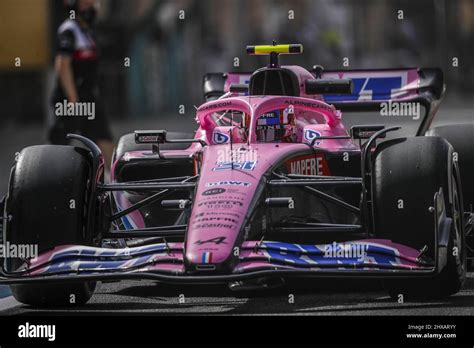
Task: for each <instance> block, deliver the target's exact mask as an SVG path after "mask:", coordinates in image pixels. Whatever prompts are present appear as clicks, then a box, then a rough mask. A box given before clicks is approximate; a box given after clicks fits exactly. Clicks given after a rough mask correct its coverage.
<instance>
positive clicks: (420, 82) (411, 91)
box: [204, 68, 445, 135]
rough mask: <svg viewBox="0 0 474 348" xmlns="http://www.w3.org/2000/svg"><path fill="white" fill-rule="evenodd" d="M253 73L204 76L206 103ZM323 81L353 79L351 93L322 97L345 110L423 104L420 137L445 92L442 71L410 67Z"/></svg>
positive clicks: (336, 74) (331, 74) (326, 75)
mask: <svg viewBox="0 0 474 348" xmlns="http://www.w3.org/2000/svg"><path fill="white" fill-rule="evenodd" d="M250 77H251V73H212V74H207V75H206V76H205V77H204V96H205V98H206V100H213V99H216V98H218V97H220V96H222V95H223V94H225V93H227V92H229V90H230V86H231V85H235V84H239V85H242V84H247V85H248V84H249V83H250ZM321 78H323V79H352V81H353V85H354V89H353V93H352V94H344V95H323V96H322V97H323V100H324V101H325V102H326V103H329V104H333V105H334V106H335V107H336V108H338V109H339V110H342V111H376V110H380V107H381V103H386V102H390V101H391V102H410V103H420V104H421V105H422V106H423V107H424V108H425V115H424V117H423V119H422V121H421V124H420V126H419V128H418V131H417V135H423V134H424V133H425V132H426V131H427V130H428V129H429V127H430V125H431V123H432V121H433V118H434V116H435V114H436V112H437V110H438V108H439V103H440V102H441V100H442V98H443V96H444V92H445V85H444V78H443V72H442V71H441V69H437V68H419V69H418V68H407V69H378V70H325V71H324V72H323V73H322V75H321Z"/></svg>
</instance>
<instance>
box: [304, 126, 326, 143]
mask: <svg viewBox="0 0 474 348" xmlns="http://www.w3.org/2000/svg"><path fill="white" fill-rule="evenodd" d="M320 137H321V133H319V132H317V131H315V130H312V129H307V130H306V131H305V133H304V138H305V140H307V141H308V142H309V143H311V142H312V141H313V140H314V139H315V138H320ZM321 143H322V141H321V140H320V141H316V142H315V143H314V145H318V146H319V145H321Z"/></svg>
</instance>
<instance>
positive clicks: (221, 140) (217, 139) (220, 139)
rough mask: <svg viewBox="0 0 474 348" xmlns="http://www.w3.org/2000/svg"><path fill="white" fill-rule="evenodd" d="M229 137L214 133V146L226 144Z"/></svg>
mask: <svg viewBox="0 0 474 348" xmlns="http://www.w3.org/2000/svg"><path fill="white" fill-rule="evenodd" d="M229 140H230V136H229V135H227V134H224V133H221V132H214V134H213V137H212V141H213V143H214V144H227V143H228V142H229Z"/></svg>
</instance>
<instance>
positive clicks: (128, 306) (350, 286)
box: [0, 100, 474, 316]
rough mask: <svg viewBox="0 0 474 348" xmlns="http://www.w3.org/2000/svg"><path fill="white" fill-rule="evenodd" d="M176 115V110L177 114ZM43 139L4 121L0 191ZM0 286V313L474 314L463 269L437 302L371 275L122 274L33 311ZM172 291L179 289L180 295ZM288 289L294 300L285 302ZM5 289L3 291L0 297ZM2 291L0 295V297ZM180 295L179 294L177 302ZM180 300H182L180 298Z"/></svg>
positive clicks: (447, 110) (465, 111)
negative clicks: (457, 286)
mask: <svg viewBox="0 0 474 348" xmlns="http://www.w3.org/2000/svg"><path fill="white" fill-rule="evenodd" d="M473 111H474V105H461V106H459V104H458V101H457V100H451V101H450V102H448V103H447V105H446V104H445V106H443V107H442V109H441V111H440V113H439V117H438V118H437V120H438V121H437V123H436V124H445V123H451V122H455V123H473V122H474V112H473ZM181 117H182V116H181ZM183 123H184V124H186V126H185V127H187V129H189V130H192V129H193V123H192V117H191V116H189V117H188V120H187V122H182V119H180V116H176V117H171V118H167V119H163V120H162V121H161V122H158V123H157V125H156V126H155V122H152V121H150V120H146V121H144V120H136V121H134V122H128V123H117V124H115V125H114V132H115V134H116V135H120V134H124V133H126V132H131V131H133V130H134V128H137V129H138V128H141V129H143V128H147V127H150V128H163V124H166V125H167V126H166V128H168V129H169V130H171V131H172V130H177V129H180V130H181V131H182V130H183V129H182V128H183ZM345 123H346V126H350V125H351V124H356V123H357V124H364V123H376V124H387V125H391V124H401V125H403V126H405V130H404V131H403V132H401V133H399V134H398V135H404V134H410V133H413V127H411V126H412V125H414V124H415V122H414V121H412V120H408V119H403V118H393V119H388V118H385V119H381V118H380V116H378V117H376V118H374V116H370V117H360V115H359V116H358V117H350V116H346V118H345ZM43 142H44V133H43V130H42V129H40V128H38V127H26V128H25V127H22V128H20V127H18V126H14V125H6V126H5V127H3V128H2V130H0V149H1V151H0V185H1V186H0V195H2V194H3V193H4V191H5V189H6V184H7V179H8V173H9V168H10V165H11V163H12V159H13V156H14V153H15V152H16V151H19V150H21V148H23V147H25V146H29V145H35V144H41V143H43ZM7 295H8V293H7V290H5V288H3V289H2V288H1V287H0V315H25V314H35V315H42V314H45V315H50V314H78V315H83V314H106V315H114V314H227V315H232V314H234V315H242V314H250V315H253V314H255V315H258V314H265V315H361V316H366V315H407V316H412V315H474V273H469V274H468V278H467V281H466V284H465V286H464V288H463V289H462V290H461V291H460V292H459V293H458V294H456V295H455V296H452V297H450V298H448V299H446V300H442V301H432V302H405V303H402V304H400V303H398V302H396V301H394V300H392V299H390V298H389V297H388V296H387V295H386V293H385V291H384V290H383V288H382V286H381V284H380V283H379V282H378V281H373V280H370V281H368V280H366V281H352V280H337V281H335V280H332V281H327V280H324V281H322V280H319V281H311V282H305V283H304V284H292V283H291V284H286V285H285V286H284V287H282V288H279V289H274V290H271V291H265V292H253V293H236V292H232V291H230V290H228V288H227V287H226V286H197V285H194V286H186V287H185V286H180V287H175V286H169V285H163V284H156V283H154V282H152V281H124V282H120V283H108V284H99V285H98V288H97V290H96V292H95V295H94V296H93V298H92V299H91V301H90V302H89V303H88V304H87V305H86V306H83V307H78V308H74V309H73V310H71V309H57V310H53V311H51V310H50V311H48V310H40V309H36V308H32V307H28V306H24V305H21V304H19V303H17V302H16V301H14V300H13V299H12V297H8V296H7ZM180 295H184V301H182V300H183V296H181V297H180ZM290 295H292V296H294V301H290ZM5 296H6V297H5ZM2 297H3V298H2ZM180 299H181V301H180ZM183 302H184V303H183Z"/></svg>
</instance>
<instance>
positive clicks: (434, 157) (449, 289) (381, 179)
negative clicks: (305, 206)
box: [373, 137, 466, 299]
mask: <svg viewBox="0 0 474 348" xmlns="http://www.w3.org/2000/svg"><path fill="white" fill-rule="evenodd" d="M373 180H374V186H373V194H374V222H375V229H374V230H375V233H376V235H377V238H383V239H389V240H392V241H394V242H397V243H400V244H403V245H407V246H410V247H412V248H414V249H417V250H421V249H422V248H423V247H424V246H427V247H428V249H427V253H426V255H427V256H429V257H430V258H431V259H434V250H435V247H436V246H435V245H434V231H435V226H434V218H433V213H432V212H430V211H429V207H432V206H433V204H434V201H433V200H434V195H435V193H436V192H438V191H439V189H440V188H442V189H443V193H444V198H445V207H446V214H447V217H449V218H452V219H453V224H452V226H451V233H450V238H449V243H448V250H447V264H446V266H445V267H444V268H443V269H442V270H441V272H440V273H439V274H438V275H436V276H435V277H433V278H417V279H414V278H413V279H412V278H410V279H402V280H399V279H393V280H387V281H385V282H384V284H385V287H386V288H387V290H388V292H389V293H390V295H391V296H392V297H398V295H399V294H403V296H404V298H416V299H438V298H443V297H446V296H450V295H452V294H455V293H456V292H458V291H459V290H460V289H461V287H462V285H463V283H464V280H465V277H466V250H465V237H464V219H463V205H462V194H461V189H460V188H461V187H460V179H459V170H458V167H457V163H456V162H454V161H453V148H452V146H451V145H450V144H449V143H448V142H447V141H446V140H444V139H441V138H438V137H416V138H402V139H394V140H390V141H387V142H384V143H382V144H381V145H379V146H378V147H377V150H376V153H375V160H374V172H373ZM400 204H402V205H403V206H401V205H400ZM400 207H402V208H400ZM454 246H456V247H457V250H458V253H454V252H452V250H453V248H454Z"/></svg>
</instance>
